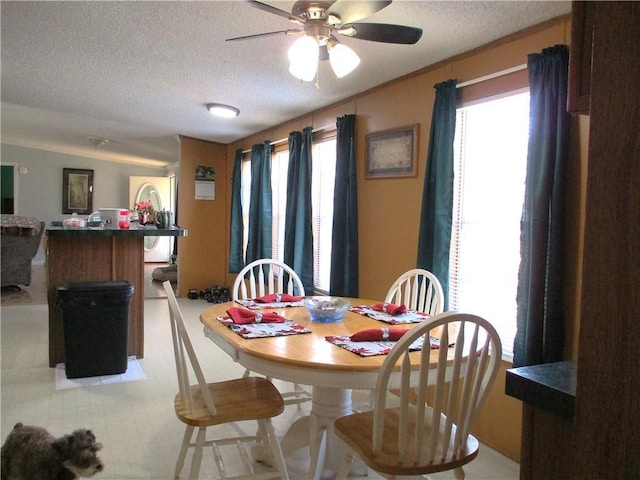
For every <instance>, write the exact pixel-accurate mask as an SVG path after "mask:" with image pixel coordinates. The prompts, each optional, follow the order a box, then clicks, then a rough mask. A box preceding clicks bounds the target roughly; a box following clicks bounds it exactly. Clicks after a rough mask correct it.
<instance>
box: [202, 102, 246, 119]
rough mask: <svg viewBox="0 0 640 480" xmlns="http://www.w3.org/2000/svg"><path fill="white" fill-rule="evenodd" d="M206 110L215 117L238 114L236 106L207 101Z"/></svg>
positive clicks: (228, 116)
mask: <svg viewBox="0 0 640 480" xmlns="http://www.w3.org/2000/svg"><path fill="white" fill-rule="evenodd" d="M207 110H209V113H211V114H212V115H215V116H216V117H222V118H233V117H237V116H238V115H240V110H239V109H238V108H236V107H232V106H231V105H224V104H222V103H208V104H207Z"/></svg>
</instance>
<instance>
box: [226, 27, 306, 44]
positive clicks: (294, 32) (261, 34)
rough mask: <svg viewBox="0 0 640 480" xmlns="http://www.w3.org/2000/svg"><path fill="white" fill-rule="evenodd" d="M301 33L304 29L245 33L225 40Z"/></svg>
mask: <svg viewBox="0 0 640 480" xmlns="http://www.w3.org/2000/svg"><path fill="white" fill-rule="evenodd" d="M299 33H304V31H303V30H278V31H277V32H265V33H256V34H254V35H244V36H242V37H234V38H227V39H226V40H225V41H226V42H232V41H235V40H251V39H254V38H260V37H272V36H275V35H297V34H299Z"/></svg>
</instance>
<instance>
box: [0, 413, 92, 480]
mask: <svg viewBox="0 0 640 480" xmlns="http://www.w3.org/2000/svg"><path fill="white" fill-rule="evenodd" d="M101 448H102V444H100V443H97V442H96V437H95V435H94V434H93V432H92V431H91V430H85V429H79V430H76V431H74V432H73V433H72V434H70V435H69V434H68V435H64V436H62V437H60V438H55V437H54V436H53V435H51V434H50V433H49V432H47V430H45V429H44V428H41V427H33V426H29V425H23V424H22V423H18V424H16V426H15V427H13V430H12V431H11V433H10V434H9V435H8V436H7V439H6V441H5V442H4V445H3V446H2V452H1V455H0V457H1V460H2V465H1V470H0V471H1V474H0V477H1V478H2V480H36V479H37V480H74V479H77V478H79V477H85V478H86V477H92V476H93V475H95V474H96V473H98V472H101V471H102V470H103V469H104V465H103V464H102V461H101V460H100V459H99V458H98V457H97V455H96V452H97V451H98V450H100V449H101Z"/></svg>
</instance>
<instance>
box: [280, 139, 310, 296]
mask: <svg viewBox="0 0 640 480" xmlns="http://www.w3.org/2000/svg"><path fill="white" fill-rule="evenodd" d="M311 142H312V128H311V127H307V128H305V129H304V130H303V131H302V132H291V133H290V134H289V170H288V172H287V210H286V219H285V227H284V228H285V233H284V263H286V264H287V265H289V266H290V267H291V268H293V270H294V271H295V272H296V273H297V274H298V276H299V277H300V280H302V285H303V286H304V290H305V292H306V293H308V294H309V295H311V294H312V293H313V228H312V224H313V218H312V215H311V146H312V144H311Z"/></svg>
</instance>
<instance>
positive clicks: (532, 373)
mask: <svg viewBox="0 0 640 480" xmlns="http://www.w3.org/2000/svg"><path fill="white" fill-rule="evenodd" d="M505 393H506V394H507V395H509V396H512V397H515V398H518V399H520V400H522V401H523V402H526V403H528V404H529V405H531V406H533V407H535V408H540V409H542V410H545V411H547V412H549V413H553V414H554V415H557V416H559V417H562V418H565V419H567V420H572V419H573V414H574V405H575V399H576V364H575V362H572V361H567V362H554V363H544V364H541V365H531V366H527V367H517V368H510V369H508V370H507V379H506V383H505Z"/></svg>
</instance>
